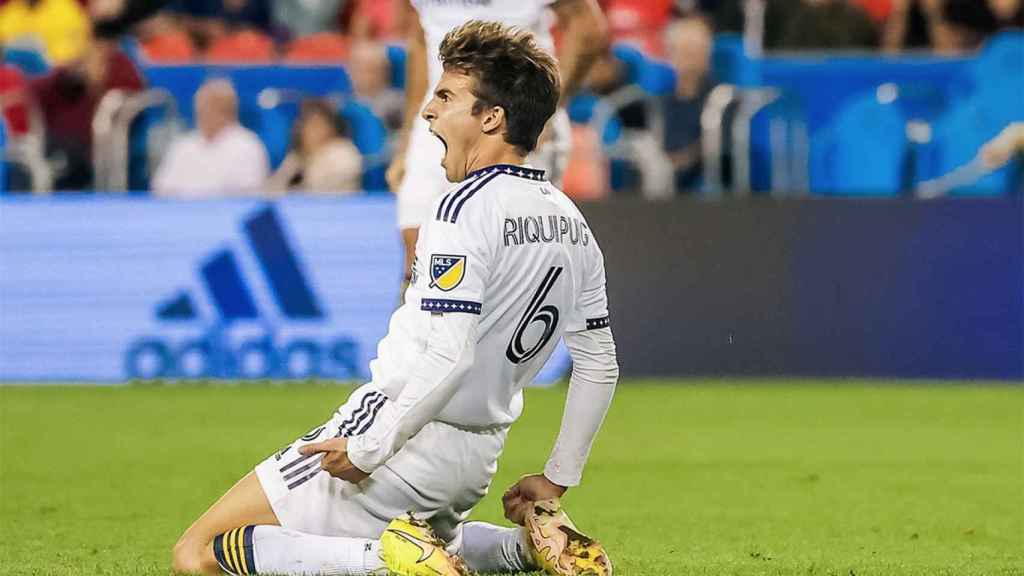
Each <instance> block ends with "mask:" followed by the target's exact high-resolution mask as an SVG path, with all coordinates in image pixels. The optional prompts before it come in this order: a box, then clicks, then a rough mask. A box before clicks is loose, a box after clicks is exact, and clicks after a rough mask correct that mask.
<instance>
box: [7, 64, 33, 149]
mask: <svg viewBox="0 0 1024 576" xmlns="http://www.w3.org/2000/svg"><path fill="white" fill-rule="evenodd" d="M28 98H29V94H28V82H27V81H26V80H25V75H24V74H22V73H21V70H20V69H18V68H17V67H15V66H12V65H10V64H0V109H2V110H3V115H4V120H6V121H7V127H8V128H9V129H10V131H11V133H12V134H14V135H23V134H25V133H26V132H28Z"/></svg>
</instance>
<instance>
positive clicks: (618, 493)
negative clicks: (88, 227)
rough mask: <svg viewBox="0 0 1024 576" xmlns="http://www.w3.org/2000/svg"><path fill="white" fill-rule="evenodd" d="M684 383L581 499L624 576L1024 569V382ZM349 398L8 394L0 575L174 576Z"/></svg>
mask: <svg viewBox="0 0 1024 576" xmlns="http://www.w3.org/2000/svg"><path fill="white" fill-rule="evenodd" d="M679 384H681V385H668V383H656V382H627V383H624V384H623V385H621V387H620V388H619V394H618V397H617V398H616V402H615V404H614V406H613V408H612V411H611V413H610V415H609V417H608V420H607V423H606V425H605V428H604V431H603V433H602V435H601V437H600V438H599V440H598V443H597V446H596V448H595V450H594V454H593V456H592V458H591V462H590V465H589V467H588V469H587V475H586V477H585V479H584V485H583V486H581V487H580V488H578V489H575V490H572V491H570V493H569V495H567V497H566V503H567V506H568V508H569V510H570V512H571V513H572V514H573V516H574V518H575V519H576V521H577V523H578V524H579V525H580V527H581V528H583V529H584V530H585V531H589V532H591V533H593V534H594V535H596V536H598V537H599V538H600V539H602V540H603V541H604V542H605V543H606V544H607V546H608V548H609V549H610V551H611V553H612V557H613V560H615V562H616V569H617V574H621V575H639V576H682V575H689V574H700V575H705V574H706V575H726V574H729V575H733V574H735V575H754V574H770V575H776V574H778V575H800V576H811V575H836V576H866V575H871V574H876V575H898V574H908V575H910V574H913V575H928V576H933V575H943V574H946V575H951V576H952V575H957V576H961V575H974V574H976V575H979V576H980V575H985V576H996V575H1010V574H1015V575H1021V574H1024V422H1022V419H1024V388H1019V387H1012V386H1003V387H1000V386H989V387H973V386H966V385H948V384H943V385H936V386H925V385H913V386H911V385H899V384H892V383H871V384H869V383H854V382H843V383H828V382H826V383H785V382H772V383H760V382H757V383H755V382H746V383H727V382H683V383H679ZM348 390H349V389H348V388H340V387H337V386H328V385H288V386H283V385H234V386H135V387H127V388H93V387H86V388H77V387H35V388H26V387H0V574H3V575H9V574H11V575H13V574H25V575H28V574H31V575H37V574H41V575H49V574H76V575H78V574H81V575H99V574H131V575H149V574H154V575H155V574H159V575H166V574H168V573H169V570H168V558H169V551H170V548H171V546H172V544H173V543H174V541H175V540H176V538H177V537H178V535H179V534H180V533H181V531H182V530H183V529H184V528H185V527H186V526H187V525H188V524H189V522H190V521H191V520H192V519H193V518H194V517H196V516H197V515H198V514H199V513H201V512H202V511H203V510H204V509H205V508H206V506H208V505H209V504H210V502H212V501H213V500H214V499H215V498H216V497H218V496H219V495H220V494H221V493H222V492H223V491H224V490H226V489H227V488H228V487H229V486H230V485H231V484H232V483H233V482H234V481H235V480H236V479H237V478H238V477H240V476H241V475H243V474H244V473H246V472H247V471H248V470H249V469H250V468H251V467H252V465H253V464H255V463H256V462H257V461H258V460H260V459H262V458H263V457H265V456H267V455H268V454H271V453H272V452H274V451H275V450H276V449H278V448H279V447H280V446H282V445H284V444H287V443H288V442H289V441H291V440H293V439H294V438H295V437H297V436H299V435H301V434H303V433H305V432H306V431H308V430H309V429H310V428H312V427H313V426H314V425H316V424H318V423H320V421H322V420H324V419H326V418H327V417H328V416H329V415H330V413H331V411H332V410H333V409H334V407H335V406H336V405H337V404H339V403H340V402H341V401H342V400H343V399H344V397H345V395H346V394H347V392H348ZM564 393H565V389H564V388H559V389H554V390H534V391H530V392H529V393H528V395H527V403H526V412H525V415H524V417H523V418H522V420H521V421H520V422H519V423H518V424H517V426H516V427H515V428H513V430H512V433H511V434H510V436H509V441H508V445H507V447H506V451H505V454H504V456H503V457H502V460H501V471H500V473H499V474H498V477H497V478H496V479H495V486H494V488H493V489H492V494H491V495H490V496H488V497H487V499H485V500H484V501H483V502H481V503H480V505H479V507H478V509H477V511H476V512H475V516H476V517H477V518H480V519H486V520H491V521H499V520H500V519H501V505H500V494H501V492H502V490H503V489H504V487H505V486H506V485H507V484H509V483H510V482H512V481H513V480H514V479H515V478H516V477H518V476H519V475H520V474H523V473H527V472H533V471H537V470H540V469H541V466H542V465H543V463H544V460H545V459H546V456H547V453H548V450H549V448H550V445H551V443H552V440H553V438H554V435H555V433H556V432H557V429H558V424H559V418H560V414H561V403H562V399H563V396H564Z"/></svg>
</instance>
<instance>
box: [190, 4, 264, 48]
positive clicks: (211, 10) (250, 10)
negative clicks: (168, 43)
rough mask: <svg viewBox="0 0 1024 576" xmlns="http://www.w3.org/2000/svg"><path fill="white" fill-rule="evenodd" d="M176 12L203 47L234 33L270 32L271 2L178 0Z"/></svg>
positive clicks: (198, 43)
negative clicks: (250, 31)
mask: <svg viewBox="0 0 1024 576" xmlns="http://www.w3.org/2000/svg"><path fill="white" fill-rule="evenodd" d="M172 10H174V12H176V13H177V14H178V16H179V17H180V18H181V22H182V25H183V26H184V27H185V29H186V30H187V31H188V32H189V34H191V35H192V37H193V40H194V41H195V43H196V45H197V46H199V47H200V48H206V47H207V46H209V45H210V44H211V43H212V42H213V41H214V40H216V39H218V38H220V37H222V36H225V35H227V34H230V33H232V32H238V31H241V30H256V31H260V32H269V31H270V6H269V4H268V0H177V1H176V2H174V3H173V4H172Z"/></svg>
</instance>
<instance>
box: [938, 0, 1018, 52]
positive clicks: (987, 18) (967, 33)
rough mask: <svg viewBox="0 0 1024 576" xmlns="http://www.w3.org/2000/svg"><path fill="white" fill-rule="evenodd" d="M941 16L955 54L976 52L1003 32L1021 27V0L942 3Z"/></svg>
mask: <svg viewBox="0 0 1024 576" xmlns="http://www.w3.org/2000/svg"><path fill="white" fill-rule="evenodd" d="M942 15H943V18H944V20H945V23H946V29H947V30H948V33H949V37H950V43H951V45H952V48H953V50H954V51H957V52H965V51H970V50H975V49H977V48H978V47H980V46H981V44H982V43H983V42H984V41H985V40H986V39H988V37H989V36H992V35H993V34H996V33H998V32H999V31H1000V30H1002V29H1005V28H1020V27H1021V26H1024V7H1022V5H1021V2H1020V0H987V1H985V2H979V1H978V0H945V1H944V2H943V6H942Z"/></svg>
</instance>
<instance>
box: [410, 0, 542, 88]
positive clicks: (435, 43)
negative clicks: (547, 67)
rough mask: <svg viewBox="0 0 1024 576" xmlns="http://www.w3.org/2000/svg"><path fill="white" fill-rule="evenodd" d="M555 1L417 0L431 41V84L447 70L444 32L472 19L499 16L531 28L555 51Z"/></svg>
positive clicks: (419, 11) (425, 33)
mask: <svg viewBox="0 0 1024 576" xmlns="http://www.w3.org/2000/svg"><path fill="white" fill-rule="evenodd" d="M553 3H554V0H413V3H412V4H413V7H415V8H416V11H417V12H418V13H419V15H420V25H421V26H422V27H423V34H424V36H425V37H426V42H427V70H428V76H427V78H428V80H429V83H428V86H431V87H433V86H436V85H437V83H438V82H439V81H440V80H441V73H442V72H443V70H442V68H441V62H440V61H439V60H438V58H437V55H438V53H439V52H440V51H441V41H442V40H444V35H445V34H447V33H448V32H449V31H450V30H451V29H452V28H457V27H459V26H461V25H463V24H465V23H466V22H469V21H470V20H495V21H498V22H501V23H502V24H507V25H511V26H518V27H520V28H523V29H524V30H529V31H530V32H532V33H533V34H534V37H535V38H536V40H537V44H538V45H539V46H540V47H541V48H543V49H545V50H547V51H548V52H549V53H551V54H554V53H555V43H554V41H553V40H552V38H551V25H552V19H551V16H550V14H549V13H548V6H550V5H551V4H553Z"/></svg>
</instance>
